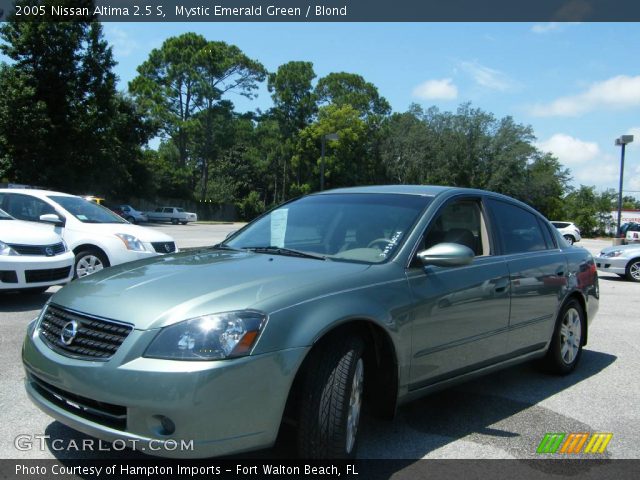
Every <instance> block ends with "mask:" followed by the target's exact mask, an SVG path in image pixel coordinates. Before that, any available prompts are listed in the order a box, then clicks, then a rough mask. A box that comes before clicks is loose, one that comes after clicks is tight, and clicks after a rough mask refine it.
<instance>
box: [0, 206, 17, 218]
mask: <svg viewBox="0 0 640 480" xmlns="http://www.w3.org/2000/svg"><path fill="white" fill-rule="evenodd" d="M0 220H15V219H14V218H13V217H12V216H11V215H9V214H8V213H7V212H5V211H4V210H2V209H1V208H0Z"/></svg>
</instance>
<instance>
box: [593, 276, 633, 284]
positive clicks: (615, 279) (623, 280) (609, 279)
mask: <svg viewBox="0 0 640 480" xmlns="http://www.w3.org/2000/svg"><path fill="white" fill-rule="evenodd" d="M598 280H605V281H607V282H621V283H626V282H629V280H627V279H626V278H622V277H620V276H618V275H613V276H604V275H602V276H601V275H599V276H598ZM629 283H631V282H629Z"/></svg>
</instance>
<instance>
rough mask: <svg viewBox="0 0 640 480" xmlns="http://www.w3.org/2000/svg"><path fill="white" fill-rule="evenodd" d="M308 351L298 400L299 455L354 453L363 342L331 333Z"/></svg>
mask: <svg viewBox="0 0 640 480" xmlns="http://www.w3.org/2000/svg"><path fill="white" fill-rule="evenodd" d="M317 348H318V349H317V350H316V351H314V352H312V353H311V355H312V357H311V358H310V359H309V364H308V366H307V369H306V371H305V377H304V380H303V384H302V392H301V397H300V400H301V401H300V404H299V408H300V411H299V423H298V451H299V454H300V456H301V457H302V458H315V459H341V458H342V459H344V458H353V457H355V453H356V449H357V440H358V437H357V435H358V427H359V425H360V412H361V410H362V398H363V389H364V379H365V371H364V359H363V352H364V342H363V340H362V338H360V337H359V336H355V335H346V336H344V337H342V338H338V337H335V338H334V339H332V340H331V341H326V342H325V343H324V344H322V345H319V346H318V347H317Z"/></svg>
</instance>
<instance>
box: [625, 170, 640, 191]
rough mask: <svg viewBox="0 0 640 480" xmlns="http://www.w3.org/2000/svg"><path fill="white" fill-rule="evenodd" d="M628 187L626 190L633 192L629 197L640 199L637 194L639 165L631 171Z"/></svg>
mask: <svg viewBox="0 0 640 480" xmlns="http://www.w3.org/2000/svg"><path fill="white" fill-rule="evenodd" d="M625 183H627V182H625ZM628 185H629V186H628V187H627V190H629V191H632V192H633V193H632V194H631V195H633V196H634V197H636V198H640V193H638V192H640V165H638V166H637V167H636V168H635V169H633V170H632V173H631V176H630V178H629V184H628Z"/></svg>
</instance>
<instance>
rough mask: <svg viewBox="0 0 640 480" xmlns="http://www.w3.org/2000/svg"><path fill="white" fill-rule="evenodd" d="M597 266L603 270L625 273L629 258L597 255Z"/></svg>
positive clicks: (619, 273)
mask: <svg viewBox="0 0 640 480" xmlns="http://www.w3.org/2000/svg"><path fill="white" fill-rule="evenodd" d="M594 260H595V262H596V267H597V268H598V270H600V271H601V272H606V273H617V274H618V275H624V274H625V272H626V269H627V263H628V262H629V259H628V258H623V257H596V258H595V259H594Z"/></svg>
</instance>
